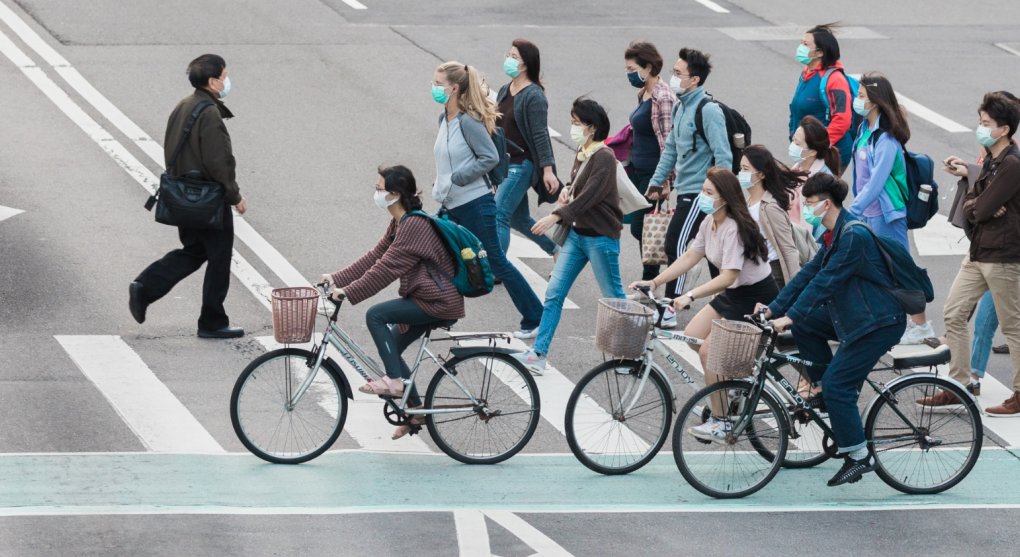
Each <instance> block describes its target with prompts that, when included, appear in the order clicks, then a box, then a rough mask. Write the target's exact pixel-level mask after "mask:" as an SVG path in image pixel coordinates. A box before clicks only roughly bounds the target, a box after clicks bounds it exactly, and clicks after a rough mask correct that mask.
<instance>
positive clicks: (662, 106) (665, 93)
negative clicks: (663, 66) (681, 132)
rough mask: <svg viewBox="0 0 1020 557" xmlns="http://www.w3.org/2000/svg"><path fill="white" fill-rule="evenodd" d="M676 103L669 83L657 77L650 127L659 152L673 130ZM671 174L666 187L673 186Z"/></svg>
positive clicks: (639, 92)
mask: <svg viewBox="0 0 1020 557" xmlns="http://www.w3.org/2000/svg"><path fill="white" fill-rule="evenodd" d="M644 94H645V92H644V90H641V91H638V102H641V99H642V97H643V96H644ZM675 103H676V95H675V94H673V90H672V89H670V88H669V84H668V83H666V82H665V81H663V79H662V78H659V81H658V83H656V84H655V87H652V129H653V130H655V138H656V139H658V140H659V152H660V153H661V152H662V150H663V149H665V148H666V140H667V139H668V138H669V132H670V131H672V130H673V105H674V104H675ZM673 175H674V173H672V172H671V173H670V174H669V176H668V177H667V178H666V180H665V182H663V185H664V186H665V187H666V188H667V189H668V188H670V187H672V186H673Z"/></svg>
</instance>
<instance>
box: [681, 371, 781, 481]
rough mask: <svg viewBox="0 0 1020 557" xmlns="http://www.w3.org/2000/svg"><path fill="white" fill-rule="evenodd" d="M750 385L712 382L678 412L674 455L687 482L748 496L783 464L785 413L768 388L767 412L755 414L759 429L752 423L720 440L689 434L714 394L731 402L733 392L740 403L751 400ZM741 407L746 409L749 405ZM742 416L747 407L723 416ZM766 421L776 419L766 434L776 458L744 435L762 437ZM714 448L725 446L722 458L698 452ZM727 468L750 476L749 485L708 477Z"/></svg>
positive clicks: (762, 400)
mask: <svg viewBox="0 0 1020 557" xmlns="http://www.w3.org/2000/svg"><path fill="white" fill-rule="evenodd" d="M752 387H753V385H752V384H750V383H748V382H746V381H722V382H719V383H715V384H713V385H709V386H707V387H705V388H704V389H701V390H700V391H698V392H697V393H695V394H694V396H692V397H691V398H690V400H688V401H687V403H686V404H684V407H683V409H681V410H680V413H679V415H678V416H677V419H676V425H675V426H673V458H674V459H675V460H676V466H677V469H679V470H680V474H682V475H683V477H684V479H685V480H687V483H689V484H690V485H691V487H693V488H694V489H696V490H698V491H700V492H701V493H703V494H705V495H708V496H710V497H715V498H717V499H736V498H740V497H746V496H747V495H750V494H752V493H754V492H756V491H758V490H759V489H761V488H763V487H765V486H766V485H767V484H768V483H769V482H770V481H772V478H774V477H775V475H776V474H777V473H778V472H779V468H780V467H781V466H782V463H783V457H784V455H785V454H786V444H787V442H788V431H787V425H786V419H787V416H786V411H785V409H784V408H783V406H782V405H781V404H779V402H778V401H776V400H775V398H774V397H773V396H772V395H771V394H769V393H768V392H767V391H763V392H762V393H761V397H760V398H759V404H761V403H764V404H765V406H766V407H767V413H765V412H762V413H758V411H756V412H755V414H756V415H757V416H758V418H756V419H757V420H758V422H757V423H759V424H760V425H759V426H758V427H755V428H751V427H748V428H746V429H745V430H744V431H743V432H742V433H741V435H740V436H739V437H737V438H727V440H726V441H722V442H712V441H702V440H700V439H696V438H695V437H693V436H692V435H690V434H689V433H688V431H689V428H690V427H694V426H696V425H700V423H701V411H700V408H703V407H705V406H709V405H710V404H711V397H713V396H725V397H727V400H729V397H731V396H734V397H735V399H736V400H738V401H739V400H741V399H743V400H744V401H747V402H748V403H749V397H750V395H751V388H752ZM738 406H739V407H740V409H741V410H743V408H744V407H745V403H741V404H739V405H738ZM742 415H743V411H741V413H740V414H738V415H737V416H726V418H725V419H727V420H732V419H734V418H737V417H739V416H742ZM766 420H772V421H773V425H772V426H771V430H770V431H768V432H767V433H768V439H769V442H770V443H772V444H774V447H773V448H771V449H770V453H771V454H772V455H778V458H777V457H776V456H773V457H772V458H771V459H769V458H768V457H766V456H765V455H763V454H761V452H760V451H758V450H756V449H754V448H753V446H751V444H750V442H749V439H746V438H747V437H748V436H750V435H755V436H759V437H763V436H764V435H765V434H766V429H765V428H764V427H763V426H764V425H765V424H766V423H768V422H767V421H766ZM759 430H761V431H759ZM745 442H746V444H747V447H743V446H741V450H740V451H737V450H736V449H733V448H732V447H735V446H737V445H738V444H743V443H745ZM716 447H723V455H722V456H715V457H713V455H709V454H707V451H704V450H698V449H706V448H707V449H712V448H716ZM727 453H729V454H727ZM759 461H760V462H759ZM738 469H739V470H738ZM727 471H733V472H734V473H737V472H748V473H749V476H750V477H749V478H748V480H747V481H746V482H745V484H746V485H739V486H734V484H735V483H736V480H731V479H728V478H726V479H718V481H714V482H710V480H709V477H710V476H714V477H715V478H721V475H722V474H723V473H726V472H727Z"/></svg>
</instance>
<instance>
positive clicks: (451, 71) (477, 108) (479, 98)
mask: <svg viewBox="0 0 1020 557" xmlns="http://www.w3.org/2000/svg"><path fill="white" fill-rule="evenodd" d="M436 71H438V72H440V73H443V74H445V75H446V79H447V81H449V82H450V85H456V86H457V89H458V92H459V95H460V96H459V97H458V98H457V104H458V106H460V110H461V112H463V113H465V114H467V115H468V116H470V117H472V118H474V119H475V120H479V121H480V122H481V123H482V124H484V125H485V129H486V130H487V131H488V132H489V135H492V134H493V133H496V119H497V118H499V112H497V111H496V103H494V102H492V101H491V100H489V97H488V95H487V93H488V88H489V87H488V85H486V84H485V82H484V80H483V79H482V76H481V74H480V73H478V70H476V69H475V68H472V67H471V66H468V65H466V64H461V63H460V62H445V63H443V64H440V65H439V67H438V68H436Z"/></svg>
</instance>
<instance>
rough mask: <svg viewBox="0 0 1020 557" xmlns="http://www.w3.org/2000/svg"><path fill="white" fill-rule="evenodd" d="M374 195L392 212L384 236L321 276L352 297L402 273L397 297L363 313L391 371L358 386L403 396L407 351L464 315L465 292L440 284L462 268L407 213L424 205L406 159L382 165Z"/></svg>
mask: <svg viewBox="0 0 1020 557" xmlns="http://www.w3.org/2000/svg"><path fill="white" fill-rule="evenodd" d="M374 200H375V204H376V205H377V206H378V207H379V208H380V209H386V210H387V211H388V212H389V214H390V217H391V220H390V222H389V225H388V226H387V227H386V232H385V233H384V234H383V237H382V238H381V239H380V240H379V243H378V244H376V246H375V247H374V248H372V250H371V251H369V252H368V253H366V254H365V255H363V256H361V258H360V259H358V260H357V261H355V262H354V263H353V264H351V265H350V266H348V267H346V268H344V269H341V270H339V271H337V272H335V273H332V274H326V275H322V279H321V280H322V281H323V282H326V283H329V284H330V285H332V286H334V287H335V288H336V290H334V292H333V298H334V299H337V300H339V299H341V298H343V297H346V298H347V299H349V300H350V301H351V303H353V304H357V303H359V302H361V301H362V300H366V299H368V298H370V297H372V296H373V295H375V294H377V293H379V292H380V291H382V290H383V289H384V288H386V287H387V286H389V285H390V284H391V283H392V282H393V281H395V280H398V279H399V280H400V289H399V290H398V291H397V293H398V294H399V295H400V297H399V298H397V299H394V300H389V301H387V302H382V303H379V304H376V305H374V306H372V307H370V308H369V309H368V311H367V312H366V313H365V323H366V325H367V326H368V331H369V333H370V334H371V335H372V340H374V341H375V346H376V348H377V349H378V350H379V357H380V358H382V363H383V366H384V367H385V368H386V377H383V378H382V379H380V380H378V381H372V382H370V383H367V384H365V385H362V386H361V387H360V388H358V390H359V391H361V392H363V393H367V394H375V395H387V396H393V397H401V396H403V393H404V383H403V381H402V380H401V379H402V378H404V379H406V378H409V377H410V376H411V372H410V370H409V369H408V367H407V364H406V363H405V362H404V361H403V359H402V358H401V357H400V355H401V353H403V351H404V349H405V348H407V347H408V346H410V345H411V343H413V342H414V341H416V340H418V339H419V338H421V336H422V335H423V334H425V333H426V332H427V331H428V330H429V329H430V328H431V327H434V326H436V325H439V324H444V325H445V324H449V323H450V322H451V321H455V320H457V319H460V318H462V317H464V297H463V296H461V295H460V293H458V292H457V289H456V288H454V286H453V284H450V283H447V284H441V282H445V281H444V279H442V277H444V276H446V277H452V276H453V275H454V274H455V273H456V269H455V267H454V262H453V258H452V257H451V256H450V252H449V251H448V250H447V248H446V244H445V243H444V242H443V240H442V238H440V237H439V234H438V232H437V231H436V229H435V228H434V227H433V225H432V223H431V222H430V221H429V219H428V218H426V217H421V216H413V215H410V214H409V213H410V212H411V211H417V210H420V209H421V207H422V203H421V197H420V196H419V193H418V187H417V184H416V183H415V179H414V174H412V173H411V171H410V170H409V169H407V168H406V167H404V166H392V167H388V168H380V169H379V179H378V181H377V182H376V186H375V196H374ZM437 271H438V272H437ZM436 277H439V278H438V279H437V278H436ZM411 389H412V392H411V394H410V396H409V398H408V406H409V407H417V406H421V399H419V397H418V394H417V393H416V392H414V390H413V389H414V385H411ZM410 421H411V424H412V425H421V424H423V423H424V422H425V417H424V416H413V417H411V419H410ZM410 429H411V426H410V425H402V426H399V427H397V429H396V430H395V431H394V432H393V439H399V438H401V437H403V436H404V435H407V433H408V432H409V431H410Z"/></svg>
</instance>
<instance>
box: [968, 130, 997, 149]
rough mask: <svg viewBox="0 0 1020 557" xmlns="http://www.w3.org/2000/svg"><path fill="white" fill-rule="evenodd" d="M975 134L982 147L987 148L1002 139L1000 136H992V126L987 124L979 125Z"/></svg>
mask: <svg viewBox="0 0 1020 557" xmlns="http://www.w3.org/2000/svg"><path fill="white" fill-rule="evenodd" d="M974 134H975V135H976V136H977V141H978V143H980V144H981V146H982V147H986V148H991V147H992V145H995V142H996V141H998V140H999V139H1000V138H999V137H992V128H989V127H986V126H978V127H977V129H976V130H974Z"/></svg>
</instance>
